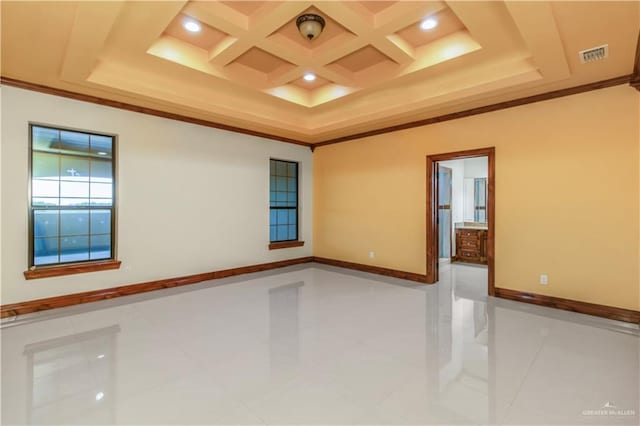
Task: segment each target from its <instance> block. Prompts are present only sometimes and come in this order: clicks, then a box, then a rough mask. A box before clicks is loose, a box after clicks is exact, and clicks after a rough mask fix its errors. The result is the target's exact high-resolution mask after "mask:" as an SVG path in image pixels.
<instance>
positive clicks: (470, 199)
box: [462, 178, 487, 223]
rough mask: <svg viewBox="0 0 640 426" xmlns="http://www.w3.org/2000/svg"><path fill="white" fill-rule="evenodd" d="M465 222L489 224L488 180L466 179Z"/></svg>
mask: <svg viewBox="0 0 640 426" xmlns="http://www.w3.org/2000/svg"><path fill="white" fill-rule="evenodd" d="M463 197H464V198H463V203H462V204H463V218H464V221H465V222H482V223H486V222H487V178H465V179H464V186H463Z"/></svg>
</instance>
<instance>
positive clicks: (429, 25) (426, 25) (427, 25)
mask: <svg viewBox="0 0 640 426" xmlns="http://www.w3.org/2000/svg"><path fill="white" fill-rule="evenodd" d="M437 26H438V21H436V20H435V19H434V18H427V19H425V20H424V21H422V22H421V23H420V28H422V30H423V31H429V30H432V29H434V28H435V27H437Z"/></svg>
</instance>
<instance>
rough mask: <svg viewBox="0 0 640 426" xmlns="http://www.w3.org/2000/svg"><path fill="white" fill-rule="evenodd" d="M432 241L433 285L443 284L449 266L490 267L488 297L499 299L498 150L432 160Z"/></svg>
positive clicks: (429, 159)
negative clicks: (496, 169) (496, 256)
mask: <svg viewBox="0 0 640 426" xmlns="http://www.w3.org/2000/svg"><path fill="white" fill-rule="evenodd" d="M483 158H484V162H483V161H482V160H483ZM465 164H466V167H465ZM482 164H484V173H482V172H479V171H478V170H479V169H480V168H479V167H477V166H478V165H482ZM465 169H466V172H464V170H465ZM461 170H462V171H461ZM472 170H474V171H473V172H472ZM452 188H453V189H452ZM426 238H427V283H430V284H434V283H436V282H438V281H439V279H440V272H441V268H442V266H443V265H445V264H446V263H445V262H456V264H458V263H460V264H462V263H464V264H467V265H470V264H479V265H484V264H486V269H487V292H488V294H489V295H493V294H494V292H495V282H494V279H495V247H494V245H495V149H494V148H482V149H474V150H469V151H459V152H451V153H446V154H437V155H430V156H427V235H426ZM483 267H484V266H483Z"/></svg>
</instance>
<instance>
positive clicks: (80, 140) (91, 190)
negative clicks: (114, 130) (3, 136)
mask: <svg viewBox="0 0 640 426" xmlns="http://www.w3.org/2000/svg"><path fill="white" fill-rule="evenodd" d="M30 133H31V199H30V208H29V215H30V218H29V219H30V220H29V224H30V229H29V231H30V232H29V234H30V251H29V252H30V253H29V266H30V267H40V266H53V265H61V264H67V263H79V262H92V261H98V260H100V261H103V260H108V259H114V224H115V211H114V208H115V179H114V176H115V169H114V164H115V155H114V153H115V137H114V136H108V135H101V134H94V133H87V132H80V131H72V130H66V129H59V128H52V127H45V126H39V125H30Z"/></svg>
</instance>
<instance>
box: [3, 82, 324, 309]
mask: <svg viewBox="0 0 640 426" xmlns="http://www.w3.org/2000/svg"><path fill="white" fill-rule="evenodd" d="M1 90H2V92H1V93H2V131H1V135H2V139H1V143H0V151H1V154H0V158H1V175H0V176H1V178H2V181H1V189H2V194H1V225H2V226H1V231H0V232H1V236H0V240H1V244H2V248H3V250H2V259H1V262H0V264H1V268H2V269H1V279H2V282H1V296H2V304H7V303H14V302H20V301H26V300H33V299H38V298H43V297H50V296H57V295H63V294H69V293H77V292H83V291H90V290H97V289H102V288H109V287H115V286H118V285H124V284H133V283H137V282H144V281H150V280H155V279H162V278H169V277H176V276H182V275H189V274H196V273H200V272H207V271H214V270H219V269H226V268H232V267H238V266H245V265H252V264H257V263H264V262H271V261H276V260H282V259H288V258H296V257H302V256H310V255H311V254H312V219H313V218H312V198H313V197H312V195H313V194H312V182H311V180H312V176H313V170H312V167H313V166H312V154H311V150H310V149H309V148H307V147H303V146H297V145H292V144H286V143H281V142H276V141H272V140H268V139H263V138H258V137H254V136H248V135H242V134H237V133H232V132H226V131H222V130H217V129H212V128H208V127H202V126H196V125H192V124H188V123H182V122H178V121H173V120H168V119H163V118H159V117H153V116H149V115H144V114H138V113H134V112H129V111H124V110H119V109H114V108H109V107H104V106H100V105H95V104H90V103H85V102H79V101H74V100H70V99H65V98H60V97H56V96H50V95H44V94H40V93H36V92H32V91H26V90H22V89H17V88H13V87H7V86H2V89H1ZM30 121H31V122H38V123H42V124H50V125H54V126H55V125H58V126H62V127H71V128H78V129H83V130H91V131H96V132H106V133H115V134H117V135H118V146H117V148H118V158H117V170H118V173H117V179H118V180H117V187H118V198H117V203H118V205H117V209H118V213H117V226H118V231H117V251H118V256H117V257H118V259H119V260H121V261H122V266H121V269H119V270H113V271H101V272H93V273H86V274H79V275H69V276H64V277H55V278H45V279H37V280H29V281H27V280H25V279H24V276H23V271H25V270H26V269H27V263H28V241H27V239H28V221H27V216H28V197H27V188H28V182H29V176H28V170H27V165H28V153H29V149H28V142H29V135H28V123H29V122H30ZM270 157H274V158H279V159H286V160H293V161H299V162H300V196H301V204H300V215H301V221H300V239H302V240H304V241H305V245H304V246H303V247H298V248H290V249H282V250H273V251H269V250H268V248H267V246H268V244H269V158H270Z"/></svg>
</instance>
